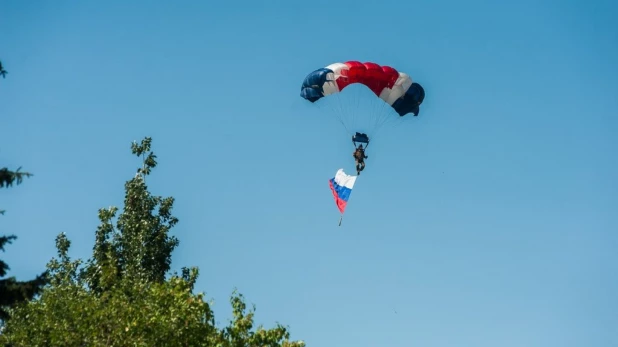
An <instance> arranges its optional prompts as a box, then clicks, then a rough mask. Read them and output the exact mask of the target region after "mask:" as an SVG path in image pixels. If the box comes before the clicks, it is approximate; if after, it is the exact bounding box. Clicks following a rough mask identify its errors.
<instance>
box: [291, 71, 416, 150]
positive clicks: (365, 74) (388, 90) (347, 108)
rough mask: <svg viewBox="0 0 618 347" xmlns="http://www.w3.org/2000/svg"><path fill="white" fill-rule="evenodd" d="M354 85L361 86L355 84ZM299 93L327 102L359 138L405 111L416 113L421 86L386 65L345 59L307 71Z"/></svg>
mask: <svg viewBox="0 0 618 347" xmlns="http://www.w3.org/2000/svg"><path fill="white" fill-rule="evenodd" d="M355 85H358V86H362V87H361V88H355ZM344 89H345V90H346V91H345V93H344ZM352 89H354V90H353V91H352ZM300 96H301V97H302V98H303V99H305V100H307V101H309V102H310V103H312V104H319V105H320V106H324V105H322V103H325V104H328V105H329V106H330V108H331V109H332V110H333V111H334V112H335V114H336V116H337V117H338V119H339V121H340V122H341V123H342V124H343V125H344V127H345V128H346V131H347V132H348V134H352V132H353V131H355V132H356V135H355V136H357V137H358V136H359V135H360V136H361V138H363V137H367V133H373V134H375V132H377V131H378V130H379V129H380V128H381V127H382V126H383V125H384V124H386V123H389V122H395V121H397V120H398V119H401V118H402V117H404V116H406V115H408V114H413V115H414V116H418V115H419V113H420V105H421V104H422V103H423V100H424V99H425V90H424V89H423V87H422V86H421V85H420V84H418V83H416V82H414V81H413V80H412V78H411V77H410V76H409V75H408V74H406V73H404V72H400V71H397V70H396V69H394V68H392V67H390V66H381V65H378V64H376V63H373V62H365V63H361V62H359V61H347V62H345V63H333V64H330V65H328V66H326V67H324V68H319V69H317V70H315V71H312V72H311V73H309V74H308V75H307V76H306V77H305V79H304V81H303V83H302V86H301V91H300ZM376 96H377V98H376ZM331 98H334V99H336V102H335V100H330V99H331ZM325 100H328V101H329V102H326V101H325ZM367 104H369V105H367ZM385 106H388V107H385ZM363 115H364V116H363ZM359 121H361V123H362V124H361V125H358V124H357V123H358V122H359ZM352 129H353V130H352ZM359 130H360V131H361V132H358V131H359ZM364 139H365V140H366V141H358V142H362V143H366V142H368V137H367V138H364Z"/></svg>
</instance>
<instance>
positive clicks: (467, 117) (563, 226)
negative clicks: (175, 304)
mask: <svg viewBox="0 0 618 347" xmlns="http://www.w3.org/2000/svg"><path fill="white" fill-rule="evenodd" d="M617 12H618V5H616V3H615V2H612V1H595V2H591V3H587V2H584V1H568V0H564V1H538V2H537V1H531V0H524V1H519V2H497V1H467V2H458V1H452V0H435V1H431V2H430V1H423V2H420V1H419V2H412V1H390V0H385V1H380V2H378V3H376V2H364V1H341V2H337V3H336V4H333V3H332V2H327V1H311V2H293V1H288V2H284V1H271V2H266V4H262V3H261V2H248V1H236V2H229V3H228V4H225V3H224V2H222V1H217V2H214V1H186V2H182V4H180V3H177V4H176V5H173V4H172V3H171V2H162V1H158V2H153V1H133V2H131V3H130V4H126V2H121V1H105V2H104V3H102V2H94V1H90V2H80V3H79V4H77V3H76V2H69V1H55V2H53V3H52V2H42V1H28V2H25V1H7V2H4V3H3V4H2V12H1V13H0V59H1V60H2V62H3V63H4V65H5V68H6V69H7V70H8V71H9V74H8V75H7V78H6V79H4V80H0V117H1V122H0V160H1V162H0V165H2V166H8V167H10V168H16V167H18V166H23V167H24V169H25V170H28V171H31V172H33V173H34V174H35V176H34V177H33V178H31V179H28V180H27V181H26V182H25V183H24V184H23V185H21V186H19V187H17V188H12V189H9V190H6V189H5V190H3V191H2V199H0V206H1V207H2V208H4V209H7V214H6V215H5V216H3V217H2V218H0V223H1V228H2V229H1V230H2V233H14V234H16V235H17V236H18V237H19V238H18V240H16V241H15V242H14V244H13V245H10V246H8V247H7V251H6V253H4V254H2V255H1V256H2V258H3V259H5V260H6V261H7V262H8V263H9V265H10V266H11V269H12V270H11V274H12V275H15V276H17V277H18V278H20V279H27V278H30V277H32V276H34V274H36V273H38V272H40V271H42V270H43V268H44V266H45V263H46V262H47V261H48V260H49V259H50V258H51V257H52V256H54V254H55V248H54V238H55V236H56V235H57V234H58V233H60V232H66V233H67V235H68V237H69V238H70V239H71V240H72V242H73V245H72V252H71V254H72V256H73V257H81V258H87V257H89V256H90V252H91V248H92V244H93V240H94V232H95V229H96V227H97V225H98V220H97V209H99V208H102V207H107V206H110V205H116V206H121V204H122V199H123V193H124V190H123V184H124V182H125V181H126V180H128V179H130V178H131V177H132V176H133V174H134V172H135V169H136V167H137V166H138V165H139V162H138V160H137V159H136V158H134V157H132V156H131V154H130V143H131V141H133V140H140V139H141V138H143V137H144V136H152V137H153V141H154V142H153V144H154V151H155V152H156V154H157V155H158V157H159V162H160V166H159V167H158V168H157V169H156V171H155V172H154V173H153V176H152V177H151V178H150V179H149V181H148V183H149V185H150V188H151V191H152V192H153V193H155V194H160V195H164V196H169V195H172V196H174V197H175V198H176V199H177V200H176V205H175V214H176V215H177V216H178V217H179V218H180V223H179V224H178V226H177V227H176V228H175V229H174V230H173V234H174V235H176V236H177V237H179V239H180V241H181V244H180V246H179V247H178V248H177V250H176V251H175V253H174V263H173V266H174V269H179V268H180V267H182V266H198V267H199V268H200V269H201V278H200V280H199V282H198V284H197V287H198V288H197V289H198V290H199V291H204V292H206V295H207V296H208V297H209V298H212V299H214V300H215V302H216V304H215V306H214V309H215V312H216V314H217V315H218V317H219V320H220V321H221V323H225V320H226V319H227V318H228V317H229V316H230V309H229V304H228V302H227V300H228V297H229V294H230V293H231V292H232V290H233V289H234V288H235V287H237V288H238V289H239V291H240V292H242V293H244V294H245V295H246V296H247V299H248V301H250V302H251V303H255V304H256V306H257V321H258V322H259V323H264V324H265V325H267V326H272V325H273V324H274V323H275V322H276V321H278V322H281V323H283V324H286V325H289V326H290V328H291V331H292V337H293V338H297V339H303V340H305V341H306V342H307V343H308V344H309V346H359V347H363V346H377V345H381V346H391V347H399V346H401V347H409V346H425V347H428V346H432V347H447V346H448V347H451V346H475V347H485V346H487V347H490V346H491V347H494V346H496V345H499V346H502V347H509V346H527V347H536V346H539V347H549V346H556V347H570V346H599V347H600V346H612V345H616V344H618V331H617V330H616V326H618V314H617V313H616V312H618V297H617V296H616V294H615V293H616V292H618V278H617V277H616V273H618V253H616V247H617V246H618V235H617V233H616V231H618V213H617V211H618V194H617V193H618V185H617V184H616V177H618V157H617V156H616V150H617V149H618V146H617V140H616V138H615V134H616V132H617V131H618V120H617V119H616V117H615V116H616V109H617V108H618V98H616V95H617V93H618V87H617V86H616V83H615V81H616V80H617V79H618V69H616V61H618V46H616V42H618V25H617V24H615V21H613V19H614V18H615V16H616V14H617ZM346 60H360V61H373V62H377V63H379V64H384V65H391V66H393V67H395V68H397V69H400V70H401V71H405V72H407V73H409V74H410V75H411V76H412V78H413V79H414V80H416V81H418V82H419V83H421V84H422V85H423V86H424V87H425V90H426V92H427V97H426V98H425V102H424V104H423V105H422V107H421V115H420V117H417V118H410V119H407V120H406V122H402V124H400V125H399V126H397V127H390V128H388V129H384V130H380V137H379V139H378V138H376V141H375V142H374V143H372V144H371V146H370V148H369V149H368V155H369V159H368V161H367V169H366V170H365V172H364V173H363V174H362V175H361V177H360V178H359V180H358V182H357V185H356V186H355V190H354V192H353V193H352V196H351V200H350V203H349V206H348V210H347V211H346V215H345V218H344V221H343V225H342V227H338V226H337V222H338V219H339V215H338V212H337V210H336V207H335V205H334V202H333V198H332V195H331V193H330V190H329V188H328V179H329V178H330V177H332V176H333V175H334V174H335V172H336V170H337V169H339V168H344V169H346V170H347V171H350V172H351V171H352V168H353V160H352V158H351V152H352V144H351V143H350V141H349V137H348V135H347V133H346V132H345V130H344V129H343V127H341V125H340V124H339V123H337V122H335V121H333V117H332V114H331V113H329V112H327V111H320V110H319V109H317V108H315V107H311V105H309V104H307V103H306V102H304V100H303V99H301V98H300V97H299V90H300V84H301V82H302V80H303V78H304V77H305V75H306V74H307V73H309V72H310V71H312V70H314V69H317V68H320V67H323V66H326V65H328V64H330V63H333V62H338V61H346Z"/></svg>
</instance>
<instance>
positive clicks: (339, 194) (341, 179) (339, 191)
mask: <svg viewBox="0 0 618 347" xmlns="http://www.w3.org/2000/svg"><path fill="white" fill-rule="evenodd" d="M356 177H357V176H351V175H347V174H346V173H345V172H343V169H339V170H338V171H337V173H336V174H335V177H333V178H331V179H330V180H329V181H328V183H329V185H330V189H331V190H332V191H333V196H334V198H335V203H336V204H337V208H339V212H341V214H343V211H345V207H346V205H347V203H348V199H349V198H350V193H352V188H353V187H354V183H356Z"/></svg>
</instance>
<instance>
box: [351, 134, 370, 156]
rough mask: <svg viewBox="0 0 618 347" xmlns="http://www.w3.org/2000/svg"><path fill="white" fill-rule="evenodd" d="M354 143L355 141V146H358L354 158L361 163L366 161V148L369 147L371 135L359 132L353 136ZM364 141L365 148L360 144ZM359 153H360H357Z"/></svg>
mask: <svg viewBox="0 0 618 347" xmlns="http://www.w3.org/2000/svg"><path fill="white" fill-rule="evenodd" d="M357 142H358V144H357ZM352 143H354V147H355V148H356V151H355V152H354V159H356V161H358V162H359V163H364V162H365V150H366V149H367V147H369V137H368V136H367V134H363V133H359V132H357V133H356V134H355V135H354V136H352ZM363 143H364V144H365V148H363V149H360V148H359V145H361V144H363ZM359 153H360V155H357V154H359Z"/></svg>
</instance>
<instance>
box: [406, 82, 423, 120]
mask: <svg viewBox="0 0 618 347" xmlns="http://www.w3.org/2000/svg"><path fill="white" fill-rule="evenodd" d="M406 94H407V95H410V96H412V98H413V99H414V101H416V102H417V105H416V106H415V107H414V108H413V109H412V113H413V114H414V116H418V114H419V112H420V111H421V110H420V107H419V106H421V104H422V103H423V101H424V100H425V89H423V87H422V86H421V85H420V84H418V83H416V82H414V83H412V85H411V86H410V88H409V89H408V92H407V93H406Z"/></svg>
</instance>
